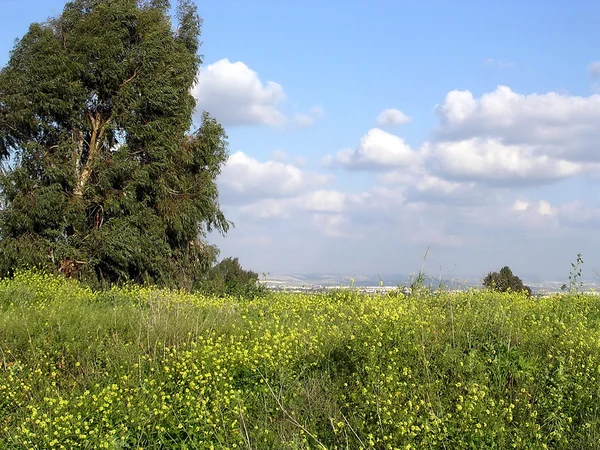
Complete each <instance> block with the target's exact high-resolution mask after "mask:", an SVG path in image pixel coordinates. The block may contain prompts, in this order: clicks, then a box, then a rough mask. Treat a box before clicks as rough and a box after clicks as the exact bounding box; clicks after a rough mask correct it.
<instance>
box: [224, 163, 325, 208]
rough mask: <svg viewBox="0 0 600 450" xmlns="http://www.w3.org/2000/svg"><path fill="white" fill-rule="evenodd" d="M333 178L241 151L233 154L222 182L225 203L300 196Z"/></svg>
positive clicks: (226, 166) (225, 169)
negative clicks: (259, 159)
mask: <svg viewBox="0 0 600 450" xmlns="http://www.w3.org/2000/svg"><path fill="white" fill-rule="evenodd" d="M331 180H332V176H331V175H324V174H318V173H309V172H305V171H303V170H302V169H300V168H299V167H297V166H295V165H292V164H286V163H283V162H280V161H267V162H260V161H258V160H256V159H254V158H252V157H250V156H248V155H246V154H245V153H243V152H237V153H234V154H233V155H231V156H230V157H229V160H228V161H227V164H226V165H225V167H224V168H223V171H222V173H221V175H220V176H219V179H218V182H219V187H220V192H221V195H222V197H223V198H224V202H231V203H240V202H243V201H247V200H248V199H253V198H254V199H255V198H264V197H273V196H277V197H285V196H293V195H297V194H298V193H300V192H302V191H303V190H304V189H306V188H315V187H319V186H323V185H325V184H327V183H329V182H330V181H331Z"/></svg>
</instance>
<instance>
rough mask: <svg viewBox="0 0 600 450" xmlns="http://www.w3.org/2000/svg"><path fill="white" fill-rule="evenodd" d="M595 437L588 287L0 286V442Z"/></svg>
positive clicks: (57, 281) (595, 303)
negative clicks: (244, 292)
mask: <svg viewBox="0 0 600 450" xmlns="http://www.w3.org/2000/svg"><path fill="white" fill-rule="evenodd" d="M50 448H62V449H76V448H88V449H96V448H108V449H121V448H124V449H158V448H165V449H309V448H320V449H361V448H364V449H429V448H433V449H438V448H439V449H483V448H490V449H491V448H495V449H509V448H517V449H538V448H539V449H543V448H551V449H594V448H600V298H598V297H597V296H591V295H582V294H572V295H557V296H554V297H550V298H543V299H531V298H527V297H525V296H522V295H520V294H496V293H492V292H489V291H475V290H474V291H470V292H464V293H459V294H450V293H440V294H426V293H423V294H417V295H412V296H410V297H406V296H403V295H401V294H398V295H387V296H363V295H360V294H358V293H356V292H352V291H339V292H335V293H331V294H321V295H304V294H285V293H284V294H272V295H269V296H267V297H266V298H261V299H257V300H254V301H245V300H237V299H235V298H208V297H203V296H197V295H191V294H187V293H184V292H172V291H161V290H154V289H150V288H137V287H136V288H133V287H132V288H119V289H113V290H108V291H103V292H92V291H90V290H89V289H86V288H84V287H82V286H80V285H79V284H77V283H74V282H69V281H65V280H63V279H61V278H55V277H50V276H45V275H39V274H36V273H31V272H28V273H22V274H19V275H18V276H16V277H15V279H13V280H5V281H2V282H0V449H50Z"/></svg>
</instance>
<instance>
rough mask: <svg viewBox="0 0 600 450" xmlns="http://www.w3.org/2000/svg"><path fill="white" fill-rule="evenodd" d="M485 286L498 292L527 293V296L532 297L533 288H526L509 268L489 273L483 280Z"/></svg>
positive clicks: (505, 267)
mask: <svg viewBox="0 0 600 450" xmlns="http://www.w3.org/2000/svg"><path fill="white" fill-rule="evenodd" d="M483 285H484V286H485V287H487V288H489V289H492V290H494V291H497V292H509V291H512V292H525V293H526V294H527V295H531V288H530V287H529V286H525V285H524V284H523V281H522V280H521V279H520V278H519V277H518V276H516V275H514V274H513V273H512V270H511V269H510V267H508V266H504V267H503V268H502V269H500V272H490V273H488V274H487V275H486V276H485V278H484V279H483Z"/></svg>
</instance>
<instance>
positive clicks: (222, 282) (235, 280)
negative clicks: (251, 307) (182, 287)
mask: <svg viewBox="0 0 600 450" xmlns="http://www.w3.org/2000/svg"><path fill="white" fill-rule="evenodd" d="M200 291H201V292H204V293H206V294H209V295H215V296H220V297H221V296H227V295H229V296H233V297H244V298H254V297H259V296H262V295H264V294H265V293H266V288H265V287H264V286H261V285H260V284H259V283H258V274H257V273H255V272H252V271H250V270H244V269H243V268H242V266H241V264H240V262H239V261H238V259H237V258H225V259H223V260H222V261H221V262H220V263H219V264H217V265H215V266H214V267H212V268H211V269H210V271H209V272H208V275H207V277H206V279H205V280H204V281H203V283H202V284H201V287H200Z"/></svg>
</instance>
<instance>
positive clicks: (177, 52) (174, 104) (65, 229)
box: [0, 0, 230, 288]
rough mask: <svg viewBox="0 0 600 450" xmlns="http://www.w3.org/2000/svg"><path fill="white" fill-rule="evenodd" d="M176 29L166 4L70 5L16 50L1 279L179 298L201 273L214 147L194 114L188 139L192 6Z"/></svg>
mask: <svg viewBox="0 0 600 450" xmlns="http://www.w3.org/2000/svg"><path fill="white" fill-rule="evenodd" d="M177 21H178V23H177V29H176V30H174V27H173V25H172V23H171V19H170V16H169V2H168V1H166V0H153V1H146V2H140V1H137V0H73V1H71V2H69V3H67V5H66V6H65V8H64V11H63V13H62V14H61V15H60V16H58V17H56V18H53V19H50V20H49V21H47V22H45V23H34V24H32V25H31V26H30V28H29V31H28V32H27V33H26V34H25V35H24V36H23V37H22V38H21V39H20V40H19V41H17V43H16V45H15V47H14V49H13V51H12V52H11V56H10V60H9V62H8V64H7V65H6V67H4V68H3V69H2V70H1V71H0V163H2V161H3V160H4V161H6V160H8V158H11V161H12V162H11V164H10V165H9V166H7V169H6V170H5V171H4V172H2V173H1V174H0V205H2V209H1V210H0V276H7V275H11V274H12V273H13V272H14V270H15V269H18V268H20V267H30V266H35V267H39V268H41V269H44V270H50V271H53V272H60V273H63V274H65V275H68V276H72V277H76V278H79V279H81V280H86V281H88V282H91V283H92V284H96V285H98V284H100V285H102V284H112V283H121V282H125V281H127V280H133V281H134V282H137V283H144V282H149V283H156V284H159V285H166V286H180V287H186V288H192V287H193V285H194V282H195V280H197V279H199V278H201V277H202V275H203V274H204V273H206V271H207V270H208V269H209V268H210V267H211V266H212V265H213V263H214V262H215V260H216V254H217V250H216V248H214V247H212V246H209V245H206V244H205V243H204V242H203V239H204V238H205V236H206V233H207V232H209V231H211V230H213V229H215V230H217V231H219V232H221V233H226V232H227V230H228V228H229V226H230V223H229V222H228V221H227V220H226V219H225V217H224V215H223V213H222V211H221V209H220V207H219V202H218V192H217V187H216V182H215V179H216V177H217V175H218V174H219V173H220V170H221V166H222V164H223V163H224V162H225V161H226V159H227V156H228V151H227V140H226V135H225V132H224V130H223V128H222V127H221V126H220V125H219V124H218V123H217V122H216V121H215V120H214V119H213V118H211V117H209V115H208V114H206V113H204V114H203V115H202V119H201V121H200V124H199V125H198V128H197V130H196V131H195V132H192V133H190V132H189V130H190V129H191V127H192V112H193V111H194V108H195V100H194V98H193V96H192V95H191V89H192V86H193V84H194V82H195V77H196V73H197V70H198V67H199V64H200V62H201V60H200V58H199V56H198V55H197V51H198V48H199V40H198V37H199V33H200V24H201V22H200V19H199V17H198V15H197V13H196V8H195V6H194V5H193V3H192V2H190V1H181V2H180V4H179V8H178V10H177Z"/></svg>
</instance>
